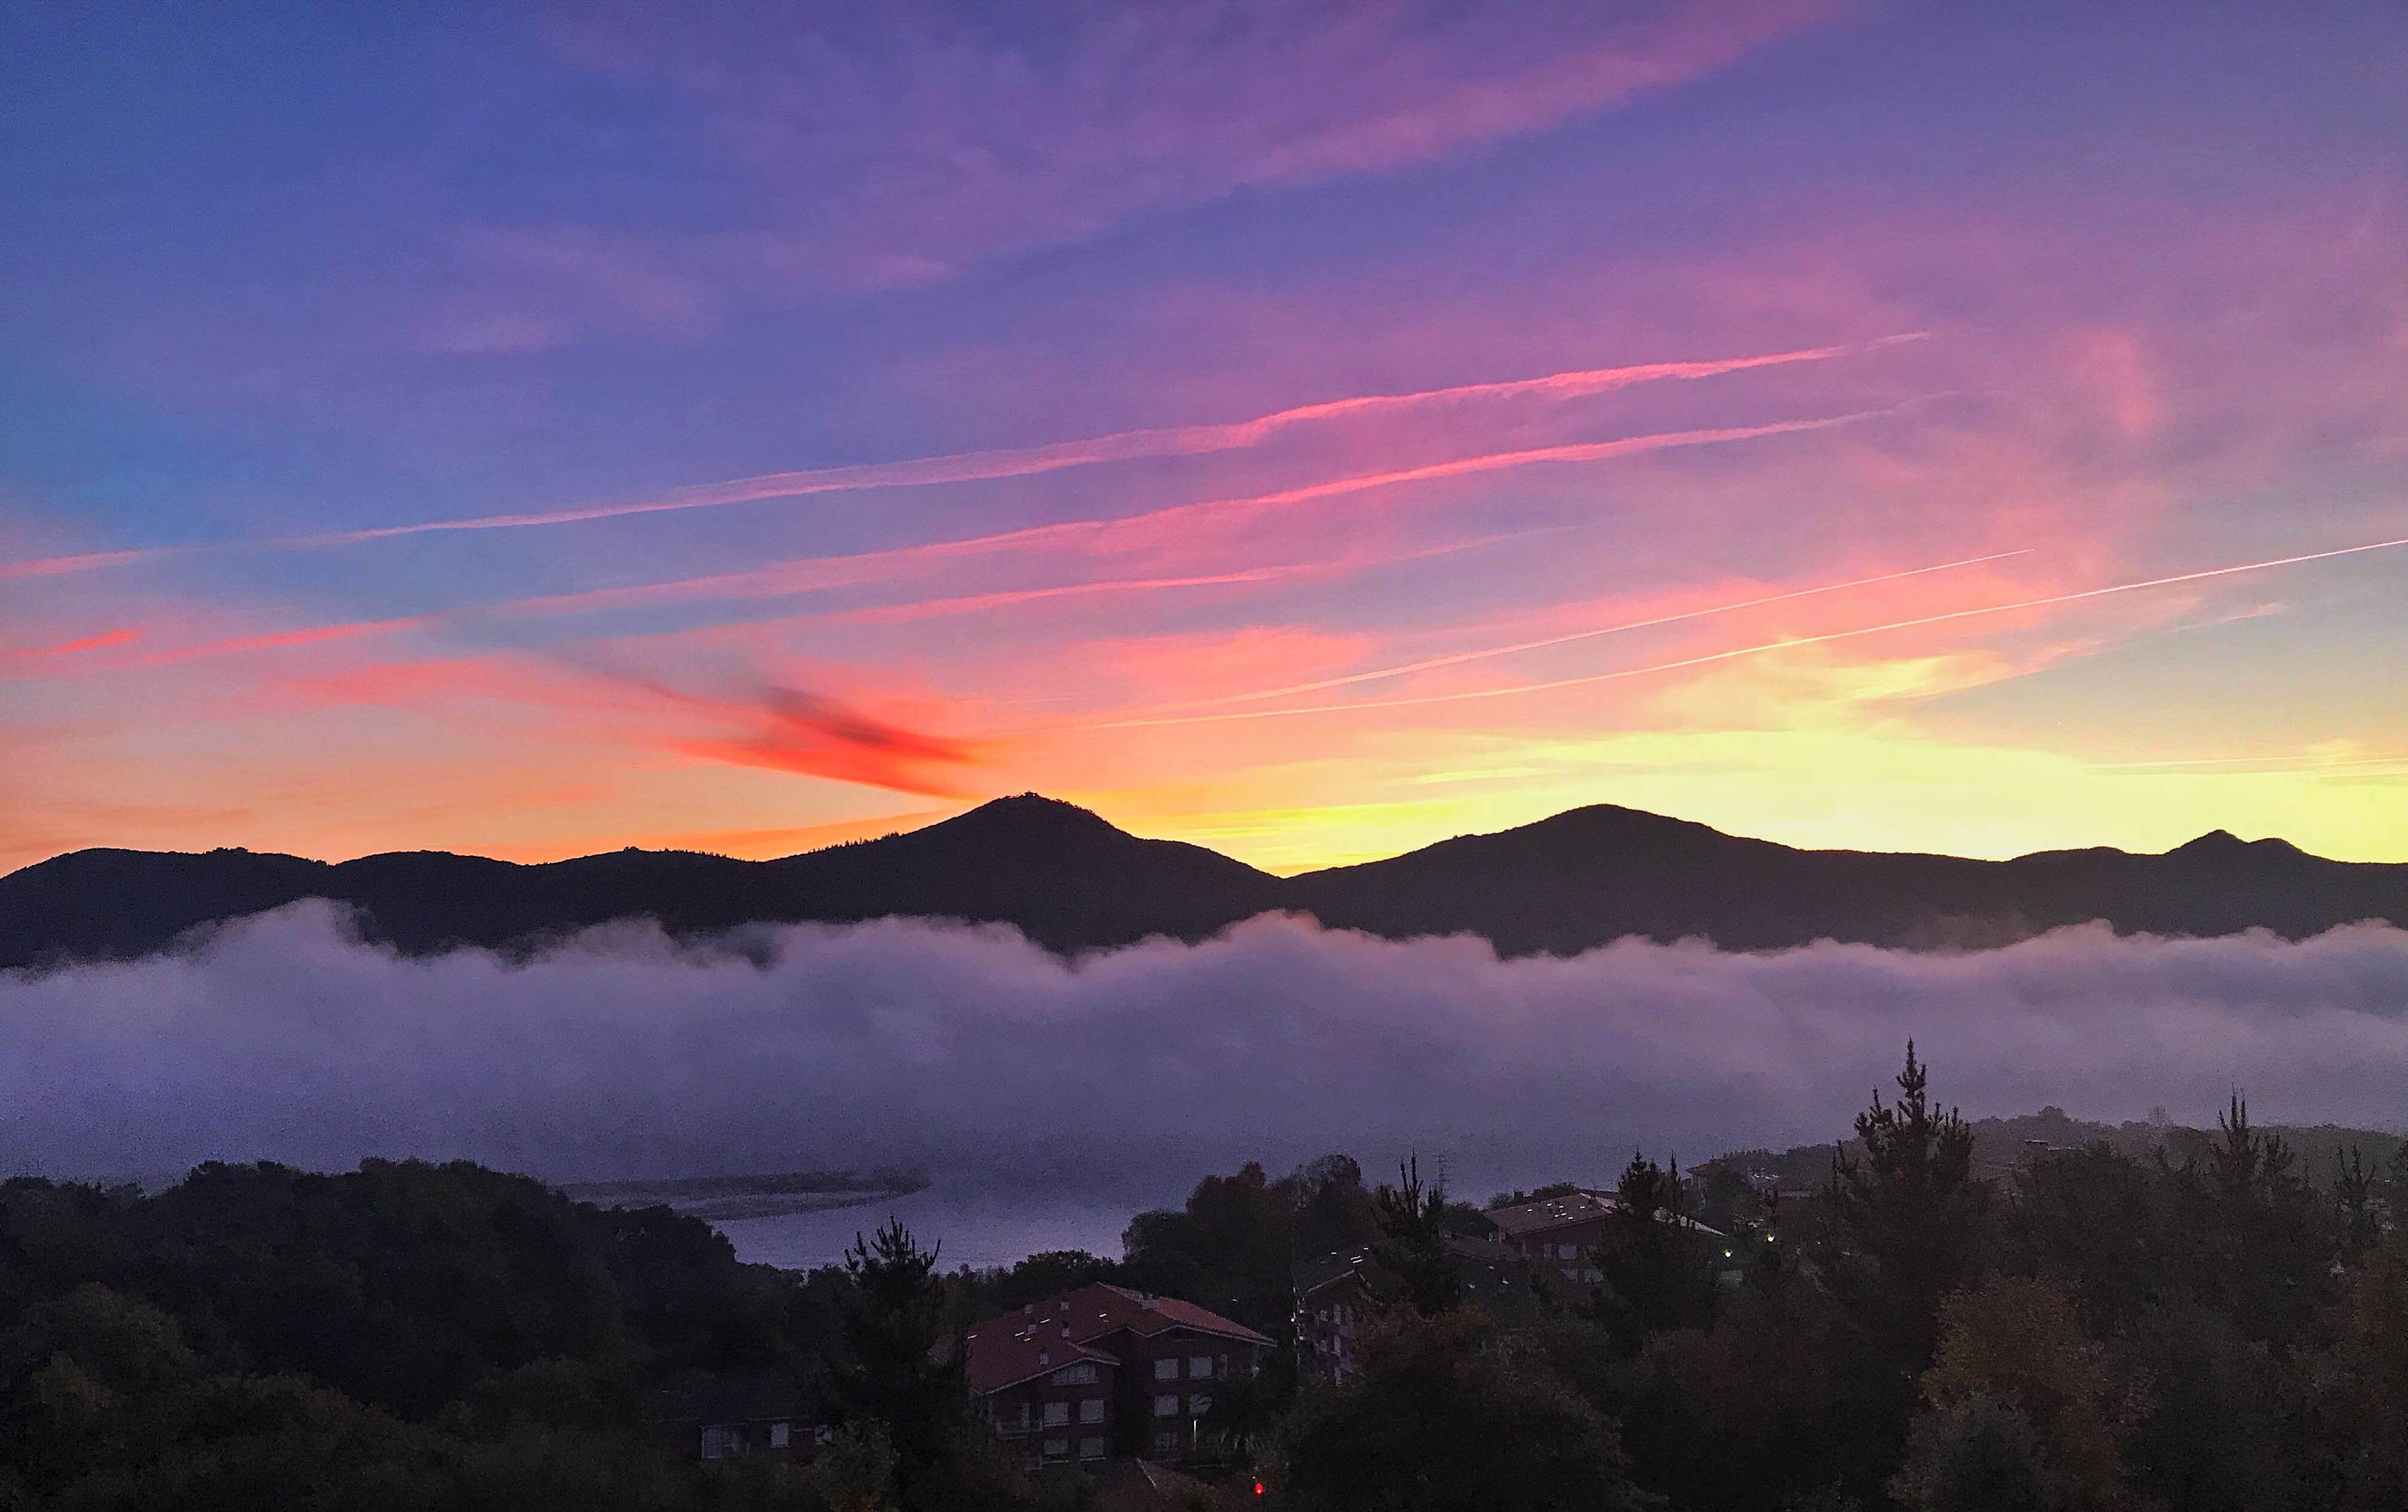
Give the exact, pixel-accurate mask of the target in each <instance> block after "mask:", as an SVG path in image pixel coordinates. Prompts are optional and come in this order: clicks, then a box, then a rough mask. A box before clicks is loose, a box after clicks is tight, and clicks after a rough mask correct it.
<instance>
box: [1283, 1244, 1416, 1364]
mask: <svg viewBox="0 0 2408 1512" xmlns="http://www.w3.org/2000/svg"><path fill="white" fill-rule="evenodd" d="M1293 1280H1294V1282H1295V1286H1296V1318H1295V1322H1296V1355H1297V1360H1296V1363H1297V1376H1298V1377H1299V1378H1301V1379H1304V1380H1312V1381H1321V1382H1324V1383H1326V1384H1330V1385H1334V1384H1336V1383H1337V1382H1339V1381H1342V1380H1344V1379H1345V1378H1346V1377H1347V1376H1349V1375H1352V1374H1353V1373H1354V1368H1355V1362H1354V1356H1355V1330H1356V1329H1357V1328H1358V1327H1360V1326H1361V1324H1362V1321H1363V1319H1367V1318H1369V1317H1372V1316H1374V1315H1375V1314H1378V1313H1381V1312H1384V1311H1385V1310H1386V1309H1387V1308H1388V1307H1389V1305H1392V1304H1393V1303H1395V1302H1396V1301H1397V1300H1398V1298H1399V1297H1401V1296H1402V1295H1403V1293H1404V1283H1403V1282H1401V1281H1399V1280H1398V1279H1397V1277H1396V1276H1395V1275H1394V1274H1393V1273H1391V1272H1390V1271H1389V1270H1388V1269H1387V1267H1385V1266H1383V1265H1382V1264H1381V1263H1380V1262H1378V1261H1377V1260H1375V1259H1373V1258H1372V1255H1371V1247H1370V1246H1369V1245H1357V1246H1355V1248H1352V1249H1340V1250H1334V1251H1332V1252H1331V1253H1329V1254H1326V1255H1323V1256H1321V1257H1319V1258H1318V1259H1314V1260H1305V1261H1298V1262H1297V1265H1296V1269H1295V1271H1294V1273H1293Z"/></svg>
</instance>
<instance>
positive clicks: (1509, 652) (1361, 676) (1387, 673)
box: [1166, 546, 2032, 709]
mask: <svg viewBox="0 0 2408 1512" xmlns="http://www.w3.org/2000/svg"><path fill="white" fill-rule="evenodd" d="M2031 551H2032V549H2031V548H2030V547H2028V546H2027V547H2019V548H2017V549H2014V550H2013V551H1993V552H1991V553H1989V554H1988V555H1987V556H1978V557H1966V558H1964V559H1962V560H1961V561H1957V562H1942V563H1938V564H1936V565H1933V566H1928V567H1909V568H1907V569H1906V570H1905V571H1903V572H1885V573H1882V574H1880V575H1878V576H1876V577H1871V578H1850V579H1849V580H1848V581H1846V582H1843V583H1825V584H1822V585H1821V586H1819V587H1815V588H1798V589H1792V590H1791V591H1789V592H1785V593H1767V594H1764V595H1762V596H1761V597H1758V598H1749V599H1741V600H1739V601H1737V602H1736V603H1731V604H1717V605H1715V606H1713V607H1711V608H1704V609H1689V610H1685V611H1684V612H1683V613H1680V614H1659V615H1657V616H1656V617H1655V618H1654V619H1652V620H1626V621H1624V622H1623V623H1621V624H1616V625H1605V626H1602V627H1600V628H1598V629H1596V630H1576V631H1573V632H1572V633H1571V634H1570V635H1549V636H1547V637H1546V638H1545V639H1543V640H1524V641H1516V642H1514V643H1513V644H1512V645H1511V646H1490V647H1485V648H1484V649H1480V650H1476V651H1458V652H1456V653H1455V654H1454V655H1452V656H1433V657H1428V658H1426V659H1425V660H1423V661H1419V662H1407V663H1403V664H1402V665H1399V666H1391V667H1380V668H1377V669H1375V670H1373V671H1369V672H1356V673H1351V674H1349V675H1348V676H1346V677H1342V678H1322V679H1321V680H1320V681H1318V682H1299V683H1294V684H1291V685H1290V686H1288V687H1285V688H1267V689H1264V690H1263V691H1262V692H1251V693H1225V694H1223V695H1222V696H1220V697H1218V698H1199V699H1197V700H1195V701H1193V702H1192V703H1185V704H1171V705H1168V706H1166V707H1168V708H1171V709H1186V708H1211V707H1215V706H1220V705H1224V704H1252V703H1256V702H1259V701H1260V700H1262V699H1266V698H1282V697H1285V696H1287V695H1288V694H1291V693H1311V692H1320V691H1321V690H1323V689H1325V688H1343V687H1348V686H1350V685H1352V684H1355V683H1363V682H1377V681H1380V680H1382V679H1383V678H1401V677H1405V676H1407V675H1408V674H1410V673H1414V672H1428V671H1430V670H1432V669H1434V668H1437V667H1447V666H1461V665H1462V664H1463V663H1467V662H1484V661H1487V660H1489V659H1490V658H1493V657H1498V656H1514V655H1518V654H1519V653H1521V652H1523V651H1536V650H1543V649H1547V648H1548V647H1551V646H1570V645H1572V644H1573V643H1575V642H1578V641H1584V640H1595V639H1597V638H1598V637H1599V636H1602V635H1623V634H1626V633H1627V632H1629V631H1633V630H1649V629H1653V628H1655V627H1656V626H1657V625H1670V624H1680V623H1682V622H1684V620H1705V619H1711V618H1713V616H1715V615H1718V614H1733V613H1737V612H1738V611H1739V610H1742V609H1753V608H1758V607H1761V606H1764V605H1767V604H1784V603H1786V602H1788V601H1789V600H1791V599H1800V598H1813V597H1814V596H1815V595H1817V594H1820V593H1837V592H1844V591H1845V590H1848V589H1851V588H1868V587H1871V585H1873V584H1875V583H1894V582H1897V581H1898V580H1899V579H1900V578H1920V577H1924V576H1926V575H1927V574H1929V573H1935V572H1952V571H1954V570H1956V569H1957V568H1958V567H1972V566H1979V565H1980V564H1982V563H1985V562H2004V561H2005V560H2007V559H2008V558H2009V557H2020V556H2029V555H2030V554H2031Z"/></svg>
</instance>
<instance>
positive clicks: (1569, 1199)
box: [1487, 1189, 1622, 1297]
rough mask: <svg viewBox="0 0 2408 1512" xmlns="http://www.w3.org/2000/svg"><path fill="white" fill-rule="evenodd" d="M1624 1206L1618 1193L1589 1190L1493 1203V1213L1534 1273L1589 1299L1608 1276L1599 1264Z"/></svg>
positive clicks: (1502, 1236) (1500, 1231) (1503, 1236)
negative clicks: (1601, 1251)
mask: <svg viewBox="0 0 2408 1512" xmlns="http://www.w3.org/2000/svg"><path fill="white" fill-rule="evenodd" d="M1621 1208H1622V1204H1621V1202H1620V1201H1619V1200H1618V1199H1617V1198H1615V1196H1614V1195H1613V1193H1612V1192H1610V1191H1588V1190H1586V1189H1579V1190H1575V1191H1567V1192H1564V1193H1561V1194H1560V1195H1557V1196H1554V1197H1541V1198H1539V1199H1538V1200H1537V1201H1535V1202H1527V1203H1513V1204H1511V1205H1507V1206H1504V1207H1492V1208H1490V1209H1488V1215H1487V1216H1488V1221H1489V1222H1491V1223H1493V1224H1495V1225H1496V1226H1497V1236H1498V1240H1499V1241H1500V1242H1501V1243H1502V1244H1503V1245H1504V1246H1505V1248H1508V1249H1510V1250H1512V1252H1513V1254H1514V1255H1515V1256H1516V1257H1517V1258H1519V1259H1520V1260H1521V1261H1522V1262H1523V1263H1524V1264H1526V1265H1528V1266H1529V1267H1530V1269H1531V1272H1532V1274H1533V1275H1535V1276H1538V1277H1542V1278H1544V1279H1545V1280H1547V1281H1549V1282H1551V1283H1554V1284H1555V1287H1556V1288H1557V1290H1558V1292H1559V1294H1561V1295H1563V1296H1566V1297H1584V1296H1586V1295H1588V1293H1589V1291H1590V1289H1591V1288H1593V1287H1595V1286H1596V1285H1597V1284H1598V1282H1599V1281H1601V1280H1603V1279H1604V1278H1605V1277H1604V1276H1603V1275H1602V1274H1601V1273H1600V1272H1599V1271H1598V1268H1597V1251H1598V1246H1599V1245H1601V1244H1603V1243H1604V1242H1605V1235H1606V1223H1607V1221H1608V1220H1610V1219H1612V1218H1613V1215H1614V1214H1615V1213H1617V1212H1619V1211H1621Z"/></svg>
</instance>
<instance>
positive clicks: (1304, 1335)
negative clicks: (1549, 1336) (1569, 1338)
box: [1292, 1238, 1539, 1385]
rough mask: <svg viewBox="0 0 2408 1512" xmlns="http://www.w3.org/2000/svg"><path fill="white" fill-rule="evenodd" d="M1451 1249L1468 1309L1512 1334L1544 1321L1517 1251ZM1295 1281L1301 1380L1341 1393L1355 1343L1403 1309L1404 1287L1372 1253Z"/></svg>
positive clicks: (1350, 1254)
mask: <svg viewBox="0 0 2408 1512" xmlns="http://www.w3.org/2000/svg"><path fill="white" fill-rule="evenodd" d="M1446 1248H1447V1253H1448V1255H1449V1256H1450V1257H1451V1258H1452V1259H1453V1261H1454V1262H1455V1281H1456V1284H1457V1285H1459V1286H1461V1287H1462V1289H1463V1300H1464V1303H1465V1304H1466V1305H1469V1306H1472V1307H1477V1308H1479V1309H1480V1310H1481V1311H1482V1312H1484V1313H1486V1314H1487V1315H1488V1316H1489V1317H1491V1318H1493V1319H1496V1320H1497V1321H1498V1322H1500V1323H1503V1324H1505V1325H1506V1326H1507V1327H1509V1328H1510V1327H1519V1326H1521V1325H1522V1324H1525V1323H1527V1322H1529V1321H1530V1320H1531V1319H1533V1318H1534V1317H1535V1316H1536V1315H1537V1313H1538V1311H1539V1297H1538V1289H1537V1288H1535V1287H1533V1286H1532V1285H1531V1284H1530V1268H1529V1266H1528V1265H1527V1264H1526V1263H1525V1262H1523V1261H1522V1259H1521V1258H1520V1257H1519V1256H1518V1255H1516V1254H1515V1253H1514V1252H1513V1251H1512V1250H1511V1249H1509V1248H1507V1247H1506V1246H1504V1245H1503V1244H1501V1243H1499V1242H1498V1241H1497V1240H1494V1239H1461V1238H1458V1239H1449V1240H1448V1241H1447V1242H1446ZM1292 1275H1293V1278H1294V1281H1295V1285H1296V1315H1295V1324H1296V1350H1297V1375H1298V1376H1299V1377H1300V1378H1301V1379H1304V1380H1311V1381H1319V1382H1321V1383H1323V1384H1324V1385H1335V1384H1337V1383H1338V1382H1340V1381H1342V1380H1344V1379H1345V1378H1346V1377H1347V1376H1350V1375H1352V1374H1353V1373H1354V1369H1355V1354H1356V1350H1355V1339H1356V1336H1357V1332H1358V1331H1359V1330H1360V1329H1361V1327H1362V1325H1363V1323H1364V1322H1365V1320H1367V1319H1370V1318H1372V1317H1375V1316H1377V1315H1378V1314H1380V1313H1382V1312H1385V1311H1386V1310H1388V1309H1389V1308H1390V1307H1393V1306H1397V1305H1400V1304H1401V1303H1402V1302H1403V1301H1404V1295H1405V1284H1404V1282H1403V1281H1402V1280H1401V1279H1399V1278H1398V1277H1397V1276H1396V1274H1395V1273H1394V1272H1392V1271H1390V1270H1389V1269H1388V1268H1387V1267H1386V1266H1384V1265H1383V1264H1381V1263H1380V1262H1379V1259H1378V1257H1377V1255H1376V1254H1375V1253H1374V1251H1373V1249H1372V1247H1371V1246H1369V1245H1357V1246H1355V1248H1352V1249H1339V1250H1333V1251H1332V1252H1330V1253H1329V1254H1326V1255H1323V1256H1321V1257H1319V1258H1318V1259H1314V1260H1307V1261H1300V1262H1297V1266H1296V1268H1295V1270H1294V1272H1293V1273H1292Z"/></svg>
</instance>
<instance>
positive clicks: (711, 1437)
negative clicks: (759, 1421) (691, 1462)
mask: <svg viewBox="0 0 2408 1512" xmlns="http://www.w3.org/2000/svg"><path fill="white" fill-rule="evenodd" d="M743 1452H744V1430H743V1429H742V1428H740V1427H738V1426H737V1425H736V1424H734V1423H725V1424H718V1425H714V1426H712V1427H709V1428H705V1429H704V1430H703V1431H702V1457H703V1458H704V1459H706V1460H732V1459H734V1458H735V1457H736V1456H738V1455H739V1454H741V1453H743Z"/></svg>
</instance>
